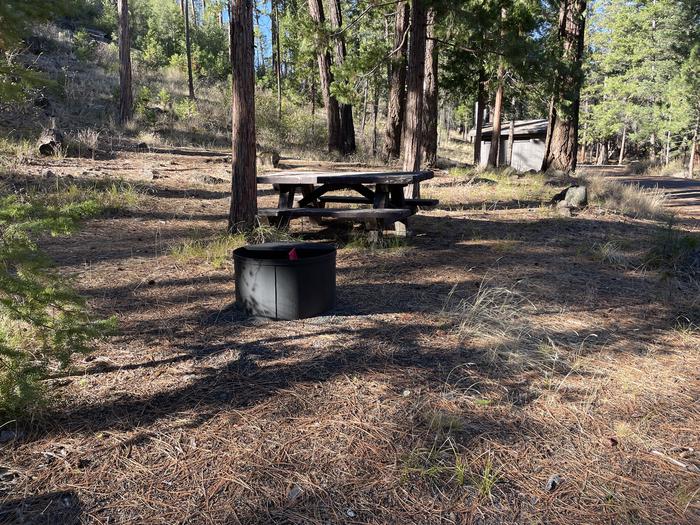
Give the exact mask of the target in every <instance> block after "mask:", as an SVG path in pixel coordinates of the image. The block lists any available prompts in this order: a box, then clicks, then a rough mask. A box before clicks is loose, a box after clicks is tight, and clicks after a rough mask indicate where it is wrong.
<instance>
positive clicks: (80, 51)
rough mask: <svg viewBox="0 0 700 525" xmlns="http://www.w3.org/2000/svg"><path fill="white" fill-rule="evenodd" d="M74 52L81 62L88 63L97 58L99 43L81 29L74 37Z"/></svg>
mask: <svg viewBox="0 0 700 525" xmlns="http://www.w3.org/2000/svg"><path fill="white" fill-rule="evenodd" d="M73 51H74V52H75V56H77V57H78V58H79V59H80V60H84V61H88V60H92V59H94V58H95V53H96V51H97V42H95V41H94V40H93V39H92V37H91V36H90V35H89V34H88V33H87V31H85V30H84V29H81V30H79V31H77V32H76V33H75V36H74V37H73Z"/></svg>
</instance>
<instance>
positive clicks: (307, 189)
mask: <svg viewBox="0 0 700 525" xmlns="http://www.w3.org/2000/svg"><path fill="white" fill-rule="evenodd" d="M315 189H316V188H314V185H313V184H304V185H303V186H301V195H302V196H303V197H304V198H308V197H310V196H311V194H312V193H313V192H314V190H315ZM309 207H310V208H325V207H326V203H325V202H320V201H319V200H318V199H312V200H311V203H310V206H309ZM309 220H310V221H311V223H312V224H315V225H316V226H321V218H320V217H309Z"/></svg>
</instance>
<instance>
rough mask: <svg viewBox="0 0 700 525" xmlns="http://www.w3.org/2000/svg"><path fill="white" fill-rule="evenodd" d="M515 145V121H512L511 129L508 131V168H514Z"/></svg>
mask: <svg viewBox="0 0 700 525" xmlns="http://www.w3.org/2000/svg"><path fill="white" fill-rule="evenodd" d="M514 145H515V120H514V119H513V118H511V119H510V128H509V129H508V160H507V164H508V166H513V146H514Z"/></svg>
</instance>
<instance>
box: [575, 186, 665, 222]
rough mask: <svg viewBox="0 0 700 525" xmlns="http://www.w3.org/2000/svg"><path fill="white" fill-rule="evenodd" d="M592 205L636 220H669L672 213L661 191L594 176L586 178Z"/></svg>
mask: <svg viewBox="0 0 700 525" xmlns="http://www.w3.org/2000/svg"><path fill="white" fill-rule="evenodd" d="M584 181H585V184H586V186H587V187H588V200H589V202H590V203H592V204H594V205H596V206H598V207H600V208H604V209H606V210H610V211H612V212H617V213H621V214H623V215H627V216H630V217H634V218H636V219H652V220H668V219H669V217H670V216H671V213H670V212H669V211H668V209H667V208H665V207H664V204H665V202H666V196H665V194H664V192H663V191H661V190H659V189H645V188H641V187H640V186H639V185H638V184H624V183H621V182H617V181H613V180H610V179H605V178H603V177H599V176H594V177H586V178H584Z"/></svg>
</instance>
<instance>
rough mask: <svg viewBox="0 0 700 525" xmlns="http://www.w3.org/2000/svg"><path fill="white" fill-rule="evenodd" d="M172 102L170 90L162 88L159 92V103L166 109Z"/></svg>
mask: <svg viewBox="0 0 700 525" xmlns="http://www.w3.org/2000/svg"><path fill="white" fill-rule="evenodd" d="M171 102H172V97H171V96H170V93H168V90H167V89H165V88H162V89H161V90H160V91H159V92H158V104H159V105H160V107H161V108H163V109H166V108H167V107H168V106H169V105H170V103H171Z"/></svg>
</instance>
